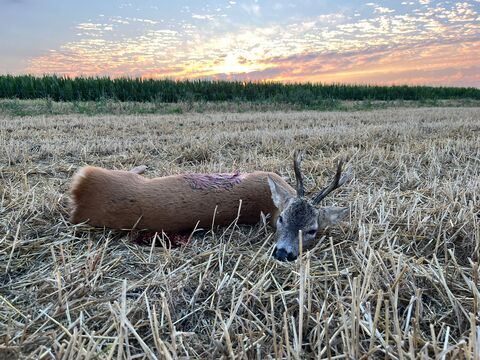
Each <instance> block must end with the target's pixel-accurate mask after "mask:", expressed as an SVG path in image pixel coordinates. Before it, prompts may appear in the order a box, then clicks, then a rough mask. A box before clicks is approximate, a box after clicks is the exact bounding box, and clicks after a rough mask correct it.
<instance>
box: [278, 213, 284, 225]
mask: <svg viewBox="0 0 480 360" xmlns="http://www.w3.org/2000/svg"><path fill="white" fill-rule="evenodd" d="M278 222H279V223H280V224H283V217H282V215H279V216H278Z"/></svg>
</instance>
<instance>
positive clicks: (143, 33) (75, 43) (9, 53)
mask: <svg viewBox="0 0 480 360" xmlns="http://www.w3.org/2000/svg"><path fill="white" fill-rule="evenodd" d="M26 73H28V74H36V75H42V74H58V75H67V76H104V75H108V76H111V77H119V76H130V77H144V78H160V79H163V78H172V79H235V80H250V81H264V80H267V81H282V82H322V83H357V84H419V85H445V86H473V87H480V0H469V1H460V2H454V1H435V0H408V1H401V0H399V1H393V0H378V1H373V2H371V1H368V0H367V1H352V0H337V1H324V0H316V1H315V0H300V1H282V0H235V1H233V0H227V1H224V0H206V1H199V0H197V1H193V0H171V1H150V0H127V1H113V0H102V1H98V0H84V1H71V0H64V1H59V0H0V74H26Z"/></svg>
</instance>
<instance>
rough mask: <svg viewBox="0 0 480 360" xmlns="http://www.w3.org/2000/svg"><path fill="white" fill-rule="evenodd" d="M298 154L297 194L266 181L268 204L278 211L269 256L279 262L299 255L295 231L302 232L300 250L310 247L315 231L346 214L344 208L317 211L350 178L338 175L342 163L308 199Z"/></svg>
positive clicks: (349, 174) (300, 157)
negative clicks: (272, 251)
mask: <svg viewBox="0 0 480 360" xmlns="http://www.w3.org/2000/svg"><path fill="white" fill-rule="evenodd" d="M301 160H302V154H301V153H300V152H298V151H296V152H295V157H294V164H293V165H294V170H295V177H296V180H297V187H296V190H297V194H296V196H295V195H293V196H292V194H291V192H289V191H288V190H287V189H285V187H284V186H282V185H280V184H278V183H277V182H275V181H274V180H273V179H272V178H271V177H268V184H269V186H270V190H271V192H272V200H273V203H274V204H275V206H276V207H277V208H278V210H279V215H278V217H277V221H276V228H277V232H276V241H277V244H276V247H275V251H274V253H273V256H274V257H275V258H276V259H278V260H281V261H285V260H287V261H292V260H295V259H296V258H297V257H298V254H299V231H302V240H303V241H302V247H303V248H307V247H310V246H311V245H312V244H313V243H314V242H315V239H316V236H317V232H318V230H319V229H324V228H326V227H328V226H331V225H334V224H336V223H338V222H339V221H341V220H342V219H343V218H344V217H345V216H346V215H347V214H348V212H349V208H348V207H318V205H319V204H320V202H321V201H322V200H323V199H324V198H325V197H326V196H327V195H328V194H330V193H331V192H332V191H333V190H335V189H337V188H339V187H340V186H342V185H343V184H345V183H346V182H347V181H348V180H350V178H351V173H350V172H349V171H347V172H346V173H344V174H342V165H343V162H342V161H340V162H339V163H338V166H337V171H336V173H335V177H334V178H333V180H332V181H331V183H330V184H329V185H327V186H326V187H324V188H323V189H322V190H320V191H319V192H318V193H316V194H315V195H313V196H312V197H311V199H308V198H306V197H305V189H304V186H303V176H302V172H301V170H300V163H301Z"/></svg>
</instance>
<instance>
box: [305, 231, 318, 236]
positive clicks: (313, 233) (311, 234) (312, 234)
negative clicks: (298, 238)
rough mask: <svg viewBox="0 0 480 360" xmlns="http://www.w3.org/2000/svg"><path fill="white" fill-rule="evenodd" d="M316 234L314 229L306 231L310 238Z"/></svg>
mask: <svg viewBox="0 0 480 360" xmlns="http://www.w3.org/2000/svg"><path fill="white" fill-rule="evenodd" d="M316 233H317V230H316V229H312V230H308V231H307V234H308V235H310V236H314V235H315V234H316Z"/></svg>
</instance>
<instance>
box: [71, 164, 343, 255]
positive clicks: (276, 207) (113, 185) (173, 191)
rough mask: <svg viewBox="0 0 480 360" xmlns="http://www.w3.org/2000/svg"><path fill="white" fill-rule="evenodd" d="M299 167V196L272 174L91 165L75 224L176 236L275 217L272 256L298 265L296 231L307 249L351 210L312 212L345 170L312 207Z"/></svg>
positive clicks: (78, 178) (78, 194)
mask: <svg viewBox="0 0 480 360" xmlns="http://www.w3.org/2000/svg"><path fill="white" fill-rule="evenodd" d="M294 165H295V175H296V177H297V191H295V190H294V189H293V188H292V187H291V186H290V185H288V184H287V182H285V180H283V179H282V178H281V177H280V176H279V175H277V174H275V173H272V172H263V171H256V172H252V173H245V174H240V173H233V174H180V175H170V176H165V177H159V178H153V179H148V178H145V177H143V176H141V175H140V174H142V173H143V172H144V171H145V169H146V167H145V166H139V167H136V168H134V169H132V170H131V171H121V170H107V169H103V168H99V167H92V166H86V167H83V168H82V169H80V170H79V171H78V172H77V174H76V175H75V177H74V179H73V181H72V185H71V199H72V204H71V205H72V209H71V222H72V223H74V224H77V223H81V222H87V223H89V224H90V225H92V226H100V227H107V228H114V229H132V228H137V229H149V230H153V231H159V232H160V231H164V232H165V233H178V232H184V231H188V230H192V229H194V227H195V226H196V225H197V224H198V225H199V226H201V227H207V226H211V225H212V224H213V223H214V224H215V225H220V226H225V225H229V224H230V223H232V222H233V221H234V220H235V219H236V218H237V216H238V223H239V224H255V223H257V222H258V221H259V220H260V215H261V213H264V214H270V215H271V222H272V224H273V225H276V227H277V239H278V240H277V247H276V250H275V253H274V256H275V257H276V258H277V259H279V260H294V259H296V258H297V256H298V231H299V230H303V232H304V241H305V243H306V244H307V243H308V242H312V240H313V239H314V238H315V235H316V232H317V229H318V228H322V227H326V226H328V225H332V224H334V223H336V222H338V221H340V220H341V218H343V217H344V216H345V215H346V214H347V212H348V208H335V207H333V208H332V207H329V208H320V209H316V208H315V205H316V204H318V203H319V202H320V201H321V200H322V199H323V198H324V197H325V196H326V195H327V194H328V193H329V192H330V191H332V190H334V189H335V188H337V187H339V186H341V185H342V184H343V183H344V182H345V181H346V177H341V178H340V173H341V164H339V167H338V169H337V176H336V177H335V179H336V183H332V184H333V185H332V184H331V185H330V186H329V187H327V188H325V189H323V190H322V191H321V192H320V193H319V194H317V195H316V196H315V197H314V199H313V201H312V202H309V201H307V200H306V199H305V198H304V190H303V180H302V175H301V172H300V167H299V166H300V155H297V156H296V158H295V161H294ZM240 200H241V207H240V209H239V205H240ZM239 210H240V212H239Z"/></svg>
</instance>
